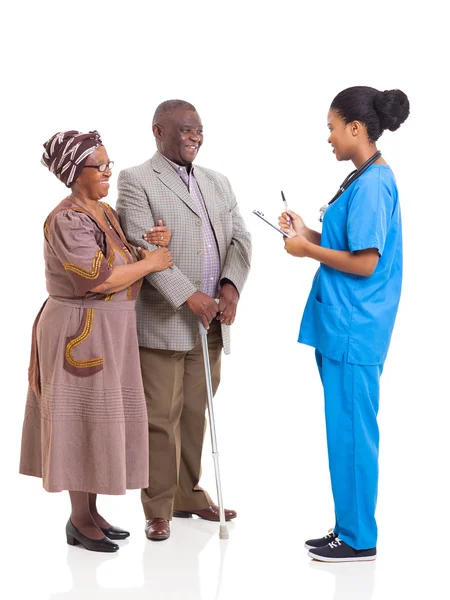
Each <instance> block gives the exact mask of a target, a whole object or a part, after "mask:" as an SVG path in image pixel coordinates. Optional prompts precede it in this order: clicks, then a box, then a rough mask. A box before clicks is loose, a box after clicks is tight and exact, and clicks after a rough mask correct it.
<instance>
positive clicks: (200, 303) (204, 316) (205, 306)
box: [186, 291, 218, 329]
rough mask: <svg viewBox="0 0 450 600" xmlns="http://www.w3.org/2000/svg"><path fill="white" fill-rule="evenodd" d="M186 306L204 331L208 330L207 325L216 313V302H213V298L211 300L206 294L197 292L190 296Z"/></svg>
mask: <svg viewBox="0 0 450 600" xmlns="http://www.w3.org/2000/svg"><path fill="white" fill-rule="evenodd" d="M186 304H187V305H188V307H189V308H190V310H192V312H193V313H194V314H195V315H197V317H198V318H199V319H200V321H201V322H202V325H203V327H204V328H205V329H209V324H210V323H211V321H212V320H213V319H214V317H215V316H216V315H217V311H218V307H217V302H216V301H215V300H214V298H211V296H208V294H204V293H203V292H200V291H198V292H194V293H193V294H192V296H190V297H189V298H188V299H187V300H186Z"/></svg>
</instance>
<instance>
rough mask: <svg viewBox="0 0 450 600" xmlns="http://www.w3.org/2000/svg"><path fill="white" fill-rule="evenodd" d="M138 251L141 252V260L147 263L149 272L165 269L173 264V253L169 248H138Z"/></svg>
mask: <svg viewBox="0 0 450 600" xmlns="http://www.w3.org/2000/svg"><path fill="white" fill-rule="evenodd" d="M137 251H138V252H139V255H140V257H141V260H143V261H145V262H146V263H147V266H148V272H149V273H156V272H157V271H164V270H165V269H168V268H169V267H172V266H173V261H172V255H171V254H170V252H169V251H168V250H167V248H159V249H158V250H154V251H153V252H149V250H144V249H143V248H138V249H137Z"/></svg>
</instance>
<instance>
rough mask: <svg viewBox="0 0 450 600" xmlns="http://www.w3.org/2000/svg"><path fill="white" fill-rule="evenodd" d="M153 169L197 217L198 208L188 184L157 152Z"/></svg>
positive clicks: (153, 159) (153, 160)
mask: <svg viewBox="0 0 450 600" xmlns="http://www.w3.org/2000/svg"><path fill="white" fill-rule="evenodd" d="M152 168H153V170H154V171H155V173H156V174H157V176H158V178H159V179H160V181H162V183H163V184H164V185H165V186H167V187H168V188H169V189H170V190H172V192H173V193H174V194H176V195H177V196H178V197H179V198H180V200H182V201H183V202H184V203H185V204H186V205H187V206H188V207H189V208H190V209H191V210H192V212H194V213H195V214H196V215H197V216H199V214H198V208H197V206H196V205H195V202H194V201H193V200H192V198H191V196H190V194H189V191H188V189H187V187H186V184H185V183H184V182H183V180H182V179H181V177H180V176H179V175H178V173H176V171H175V169H174V168H173V167H172V165H170V164H169V163H168V162H167V160H166V159H165V158H164V157H163V156H161V154H160V153H159V152H157V153H156V154H155V155H154V156H153V158H152Z"/></svg>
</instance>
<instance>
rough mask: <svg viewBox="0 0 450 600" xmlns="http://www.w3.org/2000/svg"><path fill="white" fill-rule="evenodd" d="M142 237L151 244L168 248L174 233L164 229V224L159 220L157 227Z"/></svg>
mask: <svg viewBox="0 0 450 600" xmlns="http://www.w3.org/2000/svg"><path fill="white" fill-rule="evenodd" d="M142 237H143V238H144V240H145V241H146V242H148V243H149V244H153V245H154V246H161V247H163V248H166V247H167V246H168V245H169V242H170V238H171V237H172V233H171V231H170V229H167V227H164V226H163V222H162V221H161V220H159V221H157V224H156V226H155V227H152V228H151V229H150V231H149V232H148V233H144V235H143V236H142Z"/></svg>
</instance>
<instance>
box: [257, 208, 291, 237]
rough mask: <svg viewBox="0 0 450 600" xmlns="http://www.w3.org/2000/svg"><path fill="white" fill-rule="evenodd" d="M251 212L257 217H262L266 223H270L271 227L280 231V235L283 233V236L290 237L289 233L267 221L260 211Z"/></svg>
mask: <svg viewBox="0 0 450 600" xmlns="http://www.w3.org/2000/svg"><path fill="white" fill-rule="evenodd" d="M253 214H254V215H256V216H257V217H259V218H260V219H262V220H263V221H264V222H265V223H267V225H270V226H271V227H273V228H274V229H276V230H277V231H278V232H279V233H281V235H284V237H287V238H290V237H291V236H290V235H289V234H287V233H285V232H284V231H283V230H282V229H280V228H279V227H277V226H276V225H273V223H271V222H270V221H268V220H267V219H266V217H265V216H264V214H263V213H262V212H261V211H259V210H254V211H253Z"/></svg>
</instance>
